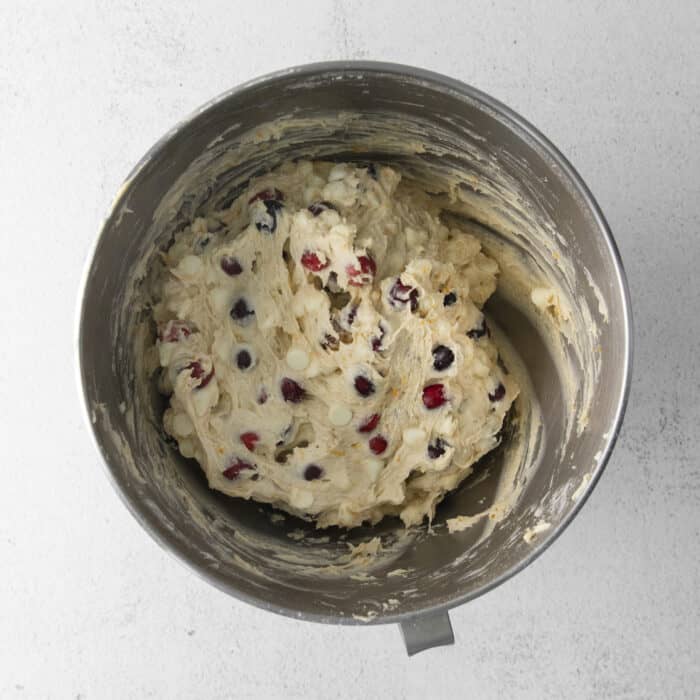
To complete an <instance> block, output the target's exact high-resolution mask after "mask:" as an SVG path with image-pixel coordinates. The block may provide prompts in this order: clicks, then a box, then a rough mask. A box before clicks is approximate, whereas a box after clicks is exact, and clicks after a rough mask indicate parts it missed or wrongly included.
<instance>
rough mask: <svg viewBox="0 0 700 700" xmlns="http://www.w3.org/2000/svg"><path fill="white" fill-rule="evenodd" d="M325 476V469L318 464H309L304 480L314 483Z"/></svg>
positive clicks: (305, 470)
mask: <svg viewBox="0 0 700 700" xmlns="http://www.w3.org/2000/svg"><path fill="white" fill-rule="evenodd" d="M321 476H323V469H321V467H319V466H318V465H317V464H309V466H308V467H306V469H304V478H305V479H306V480H307V481H314V480H315V479H320V478H321Z"/></svg>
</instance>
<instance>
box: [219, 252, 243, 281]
mask: <svg viewBox="0 0 700 700" xmlns="http://www.w3.org/2000/svg"><path fill="white" fill-rule="evenodd" d="M221 269H222V270H223V271H224V272H225V273H226V274H227V275H229V276H231V277H235V276H236V275H240V274H241V272H243V267H242V265H241V263H240V262H238V259H237V258H234V257H233V256H231V255H224V256H223V257H222V258H221Z"/></svg>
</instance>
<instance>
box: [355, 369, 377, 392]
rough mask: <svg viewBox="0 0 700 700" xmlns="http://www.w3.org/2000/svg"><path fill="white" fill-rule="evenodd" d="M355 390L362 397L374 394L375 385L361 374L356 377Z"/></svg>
mask: <svg viewBox="0 0 700 700" xmlns="http://www.w3.org/2000/svg"><path fill="white" fill-rule="evenodd" d="M355 389H357V393H358V394H360V396H369V395H370V394H374V384H373V383H372V380H370V379H367V377H365V376H363V375H361V374H358V375H357V376H356V377H355Z"/></svg>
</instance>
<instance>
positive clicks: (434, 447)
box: [428, 438, 447, 459]
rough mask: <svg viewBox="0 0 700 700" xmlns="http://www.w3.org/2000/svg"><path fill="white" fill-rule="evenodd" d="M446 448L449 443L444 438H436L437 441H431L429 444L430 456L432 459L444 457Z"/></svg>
mask: <svg viewBox="0 0 700 700" xmlns="http://www.w3.org/2000/svg"><path fill="white" fill-rule="evenodd" d="M446 449H447V443H446V442H445V441H444V440H443V439H442V438H438V439H437V440H435V442H431V443H430V444H429V445H428V457H430V459H437V458H438V457H442V455H444V454H445V450H446Z"/></svg>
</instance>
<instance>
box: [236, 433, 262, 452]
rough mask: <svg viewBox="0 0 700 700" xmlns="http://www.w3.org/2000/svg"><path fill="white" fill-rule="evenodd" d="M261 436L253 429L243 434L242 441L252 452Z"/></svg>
mask: <svg viewBox="0 0 700 700" xmlns="http://www.w3.org/2000/svg"><path fill="white" fill-rule="evenodd" d="M258 440H260V436H259V435H258V434H257V433H254V432H252V431H250V432H247V433H242V434H241V442H242V443H243V444H244V445H245V446H246V447H247V448H248V449H249V450H250V451H251V452H252V451H253V450H254V449H255V445H256V443H257V442H258Z"/></svg>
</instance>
